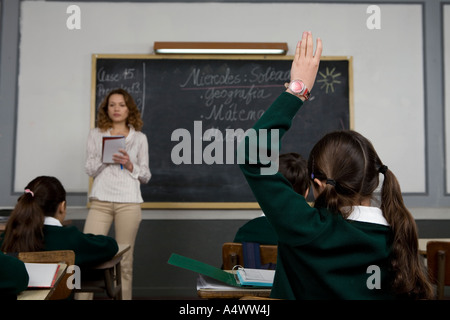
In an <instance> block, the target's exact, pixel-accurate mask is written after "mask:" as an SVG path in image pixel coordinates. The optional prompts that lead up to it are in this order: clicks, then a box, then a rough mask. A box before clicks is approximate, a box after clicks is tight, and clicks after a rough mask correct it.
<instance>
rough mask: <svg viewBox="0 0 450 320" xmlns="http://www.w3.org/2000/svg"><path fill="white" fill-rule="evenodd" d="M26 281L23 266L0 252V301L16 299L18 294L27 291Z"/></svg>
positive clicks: (26, 273) (26, 275)
mask: <svg viewBox="0 0 450 320" xmlns="http://www.w3.org/2000/svg"><path fill="white" fill-rule="evenodd" d="M28 280H29V276H28V272H27V269H26V268H25V264H24V263H23V262H22V261H20V260H19V259H17V258H15V257H11V256H8V255H5V254H3V252H2V251H0V299H16V298H17V295H18V294H19V293H20V292H22V291H24V290H26V289H27V287H28Z"/></svg>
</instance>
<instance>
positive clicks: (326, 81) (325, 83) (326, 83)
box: [317, 67, 341, 94]
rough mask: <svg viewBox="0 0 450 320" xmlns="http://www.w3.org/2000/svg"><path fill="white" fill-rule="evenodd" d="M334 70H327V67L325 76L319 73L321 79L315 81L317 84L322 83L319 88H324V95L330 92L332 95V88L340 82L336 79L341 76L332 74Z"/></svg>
mask: <svg viewBox="0 0 450 320" xmlns="http://www.w3.org/2000/svg"><path fill="white" fill-rule="evenodd" d="M335 70H336V68H333V69H331V71H330V69H328V67H327V68H326V70H325V74H324V73H323V72H320V71H319V74H320V76H321V77H322V79H319V80H317V82H318V83H322V86H321V87H320V89H323V88H325V93H326V94H328V92H329V91H331V92H332V93H333V92H334V86H335V85H337V84H340V83H341V81H340V80H338V78H339V77H340V76H341V74H340V73H336V74H335V73H334V71H335Z"/></svg>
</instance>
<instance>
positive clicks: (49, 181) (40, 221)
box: [1, 176, 66, 252]
mask: <svg viewBox="0 0 450 320" xmlns="http://www.w3.org/2000/svg"><path fill="white" fill-rule="evenodd" d="M25 190H26V191H25V193H24V194H23V195H21V196H20V197H19V199H18V200H17V204H16V206H15V208H14V210H13V211H12V212H11V215H10V217H9V219H8V223H7V224H6V228H5V234H4V238H3V244H2V247H1V250H2V251H5V252H21V251H40V250H42V249H43V248H44V238H43V226H44V218H45V216H50V217H53V216H54V215H55V213H56V212H57V210H58V206H59V205H60V204H61V202H63V201H65V200H66V191H65V190H64V187H63V185H62V184H61V182H60V181H59V180H58V179H56V178H54V177H48V176H40V177H37V178H35V179H34V180H32V181H31V182H30V183H29V184H28V185H27V186H26V187H25Z"/></svg>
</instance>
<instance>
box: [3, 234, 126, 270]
mask: <svg viewBox="0 0 450 320" xmlns="http://www.w3.org/2000/svg"><path fill="white" fill-rule="evenodd" d="M2 243H3V237H0V246H1V245H2ZM52 250H73V251H74V252H75V264H76V265H77V266H79V267H84V266H89V265H95V264H98V263H101V262H104V261H107V260H109V259H111V258H112V257H114V255H115V254H116V253H117V251H118V250H119V247H118V245H117V242H116V240H114V239H113V238H111V237H108V236H103V235H94V234H89V233H83V232H81V231H80V230H78V228H77V227H75V226H70V227H58V226H49V225H44V251H52Z"/></svg>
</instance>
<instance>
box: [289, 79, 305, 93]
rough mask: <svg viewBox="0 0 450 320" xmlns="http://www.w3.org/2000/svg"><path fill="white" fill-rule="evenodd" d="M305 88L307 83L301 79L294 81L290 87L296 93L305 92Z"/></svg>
mask: <svg viewBox="0 0 450 320" xmlns="http://www.w3.org/2000/svg"><path fill="white" fill-rule="evenodd" d="M304 88H305V84H304V83H303V82H301V81H292V82H291V85H290V88H289V89H291V90H292V92H294V93H296V94H301V93H302V92H303V89H304Z"/></svg>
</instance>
